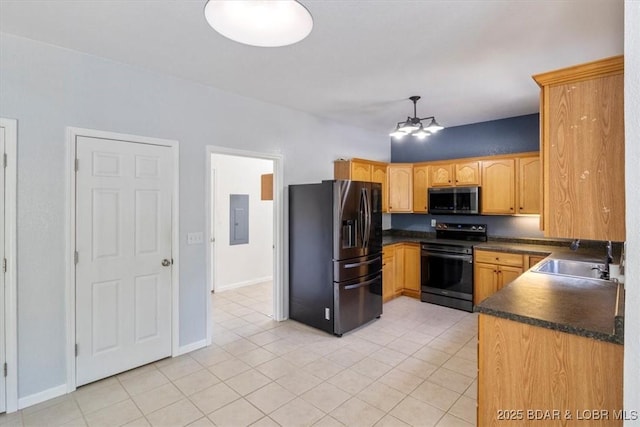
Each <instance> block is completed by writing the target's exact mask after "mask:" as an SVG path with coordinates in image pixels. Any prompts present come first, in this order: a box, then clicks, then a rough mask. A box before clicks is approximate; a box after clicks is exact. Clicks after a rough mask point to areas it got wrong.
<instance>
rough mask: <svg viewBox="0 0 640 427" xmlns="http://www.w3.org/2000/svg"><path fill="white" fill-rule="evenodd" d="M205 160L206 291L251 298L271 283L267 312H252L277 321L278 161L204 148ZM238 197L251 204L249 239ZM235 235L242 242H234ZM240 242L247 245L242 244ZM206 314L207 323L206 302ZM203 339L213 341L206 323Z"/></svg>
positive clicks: (280, 297) (280, 310) (280, 308)
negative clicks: (265, 186) (267, 192)
mask: <svg viewBox="0 0 640 427" xmlns="http://www.w3.org/2000/svg"><path fill="white" fill-rule="evenodd" d="M206 156H207V169H206V170H207V171H209V174H208V176H207V182H206V184H207V189H206V195H207V218H206V223H207V236H208V237H209V244H208V245H207V282H208V286H207V289H209V290H210V291H212V292H224V291H225V290H229V289H235V290H238V291H242V289H246V290H247V292H249V294H253V293H255V291H256V290H257V289H260V291H261V292H264V289H265V285H269V284H272V285H270V294H271V298H270V301H271V303H270V304H269V306H268V307H265V306H264V301H263V305H262V306H261V307H260V306H259V304H258V301H256V306H255V307H254V308H256V309H257V311H259V312H262V313H264V314H270V315H272V317H273V319H275V320H283V319H284V318H285V313H284V303H283V301H284V298H285V295H284V285H283V281H284V279H283V275H282V271H283V267H282V263H283V244H282V242H283V240H284V239H283V227H282V221H283V220H282V218H283V213H282V210H283V209H282V191H281V190H280V187H281V182H282V156H281V155H277V154H267V153H259V152H249V151H244V150H234V149H229V148H224V147H215V146H208V147H207V151H206ZM264 175H271V177H269V178H270V179H272V184H270V185H271V188H270V189H271V190H273V194H272V195H271V196H270V197H268V198H266V199H265V198H264V197H263V194H262V192H261V182H263V181H262V179H261V177H262V176H264ZM234 196H235V199H234ZM238 196H240V197H238ZM242 196H247V197H248V200H249V202H248V205H247V207H248V209H247V210H246V214H247V219H249V220H250V222H248V223H247V224H248V227H249V228H248V233H247V236H243V235H242V230H243V227H242V224H241V222H242V219H243V214H244V213H243V212H244V209H245V207H243V206H242V205H235V206H234V203H236V202H234V200H242ZM269 199H272V200H269ZM234 216H235V218H234ZM234 227H236V229H237V230H236V232H237V235H236V233H234ZM234 236H235V237H240V240H239V241H236V242H234ZM244 237H246V238H247V240H248V242H246V241H245V240H242V238H244ZM252 288H253V289H252ZM249 294H248V295H249ZM207 314H208V316H207V319H210V318H211V301H210V298H207ZM207 340H208V342H209V343H210V342H211V327H210V326H209V322H208V323H207Z"/></svg>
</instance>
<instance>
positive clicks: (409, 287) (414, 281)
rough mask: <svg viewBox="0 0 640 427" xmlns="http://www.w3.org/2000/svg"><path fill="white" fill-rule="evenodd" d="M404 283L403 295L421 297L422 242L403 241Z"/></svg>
mask: <svg viewBox="0 0 640 427" xmlns="http://www.w3.org/2000/svg"><path fill="white" fill-rule="evenodd" d="M402 251H403V252H404V268H403V270H404V271H403V273H404V283H403V290H402V295H406V296H409V297H412V298H420V244H419V243H403V244H402Z"/></svg>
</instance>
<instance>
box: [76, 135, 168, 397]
mask: <svg viewBox="0 0 640 427" xmlns="http://www.w3.org/2000/svg"><path fill="white" fill-rule="evenodd" d="M82 136H84V137H90V138H102V139H113V140H118V141H123V142H131V143H140V144H150V145H160V146H164V147H170V148H171V155H172V166H173V188H172V194H171V195H172V203H171V257H172V259H173V266H172V269H171V355H172V357H175V356H177V355H179V354H180V347H179V346H180V316H179V301H180V294H179V291H180V286H179V279H180V254H179V250H180V228H179V225H180V221H179V211H180V187H179V183H180V179H179V177H180V175H179V171H180V157H179V156H180V150H179V142H178V141H175V140H169V139H160V138H152V137H146V136H140V135H128V134H122V133H115V132H109V131H101V130H95V129H84V128H77V127H67V164H66V167H65V168H66V171H67V183H68V186H67V207H68V211H67V233H66V235H67V241H66V247H67V249H68V250H67V262H66V264H67V274H66V276H67V280H66V313H67V345H66V350H67V351H66V353H67V392H68V393H70V392H72V391H74V390H75V389H76V357H75V344H76V295H75V289H76V266H75V262H74V254H75V251H76V243H75V242H76V173H75V160H76V150H75V147H76V139H77V137H82ZM80 167H82V166H80Z"/></svg>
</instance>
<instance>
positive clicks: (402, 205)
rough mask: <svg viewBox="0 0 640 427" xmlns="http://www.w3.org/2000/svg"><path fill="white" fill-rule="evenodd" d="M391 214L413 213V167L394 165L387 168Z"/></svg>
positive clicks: (401, 164)
mask: <svg viewBox="0 0 640 427" xmlns="http://www.w3.org/2000/svg"><path fill="white" fill-rule="evenodd" d="M387 188H388V189H389V192H388V193H389V212H411V211H412V209H413V165H412V164H411V163H392V164H390V165H389V166H388V167H387Z"/></svg>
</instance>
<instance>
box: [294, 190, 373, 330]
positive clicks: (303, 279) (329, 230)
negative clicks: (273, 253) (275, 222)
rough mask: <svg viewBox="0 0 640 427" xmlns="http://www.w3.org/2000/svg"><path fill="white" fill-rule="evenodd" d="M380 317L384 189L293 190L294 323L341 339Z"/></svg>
mask: <svg viewBox="0 0 640 427" xmlns="http://www.w3.org/2000/svg"><path fill="white" fill-rule="evenodd" d="M381 314H382V187H381V185H380V184H379V183H371V182H361V181H343V180H335V181H322V182H321V183H319V184H303V185H290V186H289V318H291V319H293V320H297V321H299V322H302V323H304V324H307V325H309V326H313V327H315V328H318V329H322V330H324V331H327V332H329V333H332V334H335V335H337V336H342V334H344V333H345V332H348V331H350V330H352V329H355V328H357V327H359V326H361V325H363V324H365V323H367V322H369V321H371V320H372V319H375V318H377V317H380V315H381Z"/></svg>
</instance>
